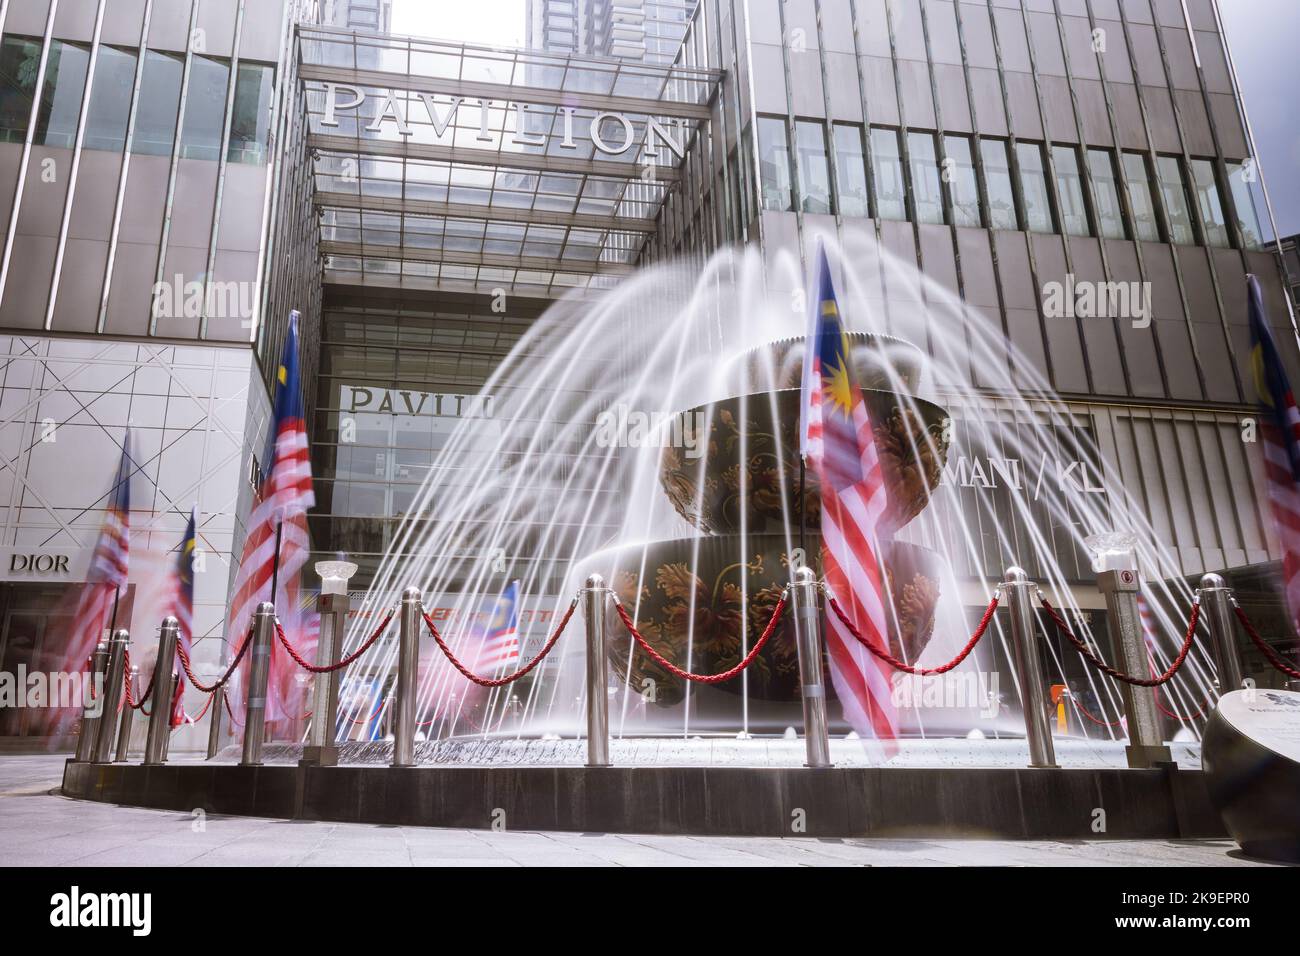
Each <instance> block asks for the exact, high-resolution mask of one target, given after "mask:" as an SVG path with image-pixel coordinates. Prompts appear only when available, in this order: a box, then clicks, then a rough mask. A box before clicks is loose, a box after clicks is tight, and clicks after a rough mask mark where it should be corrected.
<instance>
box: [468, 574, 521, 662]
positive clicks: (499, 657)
mask: <svg viewBox="0 0 1300 956" xmlns="http://www.w3.org/2000/svg"><path fill="white" fill-rule="evenodd" d="M518 660H519V582H518V581H511V582H510V583H509V584H508V585H506V589H505V590H504V591H502V592H501V594H500V595H498V596H497V598H496V600H495V601H493V603H492V607H491V609H490V610H489V611H488V612H487V623H486V624H485V626H484V627H483V640H482V642H481V643H480V644H479V650H478V657H477V659H476V664H477V666H478V667H481V668H483V669H484V670H486V671H491V670H495V669H496V668H498V667H503V666H506V665H508V664H513V663H515V662H516V661H518Z"/></svg>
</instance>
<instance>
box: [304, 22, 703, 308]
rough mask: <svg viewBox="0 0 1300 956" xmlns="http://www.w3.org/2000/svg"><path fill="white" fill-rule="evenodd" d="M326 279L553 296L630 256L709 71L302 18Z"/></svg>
mask: <svg viewBox="0 0 1300 956" xmlns="http://www.w3.org/2000/svg"><path fill="white" fill-rule="evenodd" d="M298 43H299V48H298V57H299V66H298V74H299V87H298V91H297V92H298V95H299V97H300V99H301V100H302V102H303V103H304V106H305V120H306V124H307V135H306V147H307V149H308V151H309V154H310V156H311V157H312V176H313V179H314V196H315V204H316V207H317V210H318V215H319V217H320V224H321V254H322V257H323V260H324V266H325V277H326V281H330V282H337V283H344V284H349V285H357V284H362V285H381V286H399V287H407V288H424V289H438V288H448V289H455V290H458V291H463V290H466V289H473V290H477V291H494V290H498V289H506V290H510V291H515V292H520V293H523V294H529V295H540V296H548V297H549V296H554V295H558V294H560V293H562V292H563V291H565V290H566V289H568V288H572V287H586V286H602V285H609V284H612V283H613V282H615V281H617V279H618V277H619V276H621V275H625V274H626V273H628V272H629V271H630V270H631V269H632V267H633V265H634V264H635V263H636V261H637V258H638V256H639V254H640V251H641V247H642V245H643V243H644V242H645V240H646V238H647V237H648V236H649V235H650V234H651V233H653V232H654V230H655V217H656V215H657V214H658V211H659V208H660V206H661V205H662V203H663V201H664V198H665V196H666V195H667V193H668V190H669V189H671V188H672V186H673V185H674V183H676V182H677V180H678V178H679V167H680V164H681V162H682V159H681V154H683V153H684V152H685V150H686V148H687V147H688V146H689V144H690V142H691V140H692V138H693V137H694V136H695V135H696V134H697V133H698V132H699V131H700V130H701V129H706V128H707V123H708V117H709V105H708V104H709V101H710V99H711V97H712V96H713V93H714V90H715V89H716V87H717V84H718V81H719V80H720V78H721V74H720V73H718V72H716V71H710V70H698V69H689V68H685V67H679V66H663V65H656V64H646V63H640V62H634V61H626V60H616V59H594V58H580V57H573V56H567V55H557V54H551V53H540V52H534V51H525V50H516V49H493V48H490V47H477V46H473V45H469V44H464V43H455V42H448V41H438V40H422V39H415V38H408V37H398V36H382V35H366V34H358V33H353V32H350V31H342V30H337V29H332V28H328V27H314V26H302V27H300V28H299V34H298Z"/></svg>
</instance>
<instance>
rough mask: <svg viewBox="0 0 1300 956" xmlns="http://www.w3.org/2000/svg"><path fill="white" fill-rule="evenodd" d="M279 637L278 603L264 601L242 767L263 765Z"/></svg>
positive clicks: (256, 617) (256, 620)
mask: <svg viewBox="0 0 1300 956" xmlns="http://www.w3.org/2000/svg"><path fill="white" fill-rule="evenodd" d="M273 640H275V605H274V604H272V603H271V602H270V601H263V602H262V603H261V604H259V605H258V606H257V611H256V612H255V613H254V614H253V646H252V647H251V648H249V651H248V653H249V655H250V656H251V657H252V661H251V662H250V663H249V666H248V695H247V698H248V703H247V705H246V708H245V710H244V754H243V759H242V760H240V761H239V764H240V766H242V767H260V766H261V765H262V738H263V737H264V736H265V735H266V682H267V679H268V678H269V677H270V673H271V642H272V641H273Z"/></svg>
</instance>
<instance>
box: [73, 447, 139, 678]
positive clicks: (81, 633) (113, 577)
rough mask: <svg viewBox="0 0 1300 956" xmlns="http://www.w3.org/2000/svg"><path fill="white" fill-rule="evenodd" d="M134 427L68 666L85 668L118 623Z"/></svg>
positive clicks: (126, 546) (89, 576)
mask: <svg viewBox="0 0 1300 956" xmlns="http://www.w3.org/2000/svg"><path fill="white" fill-rule="evenodd" d="M131 448H132V442H131V430H130V429H129V428H128V429H127V431H126V435H125V436H124V437H123V439H122V457H121V459H119V461H118V465H117V473H116V475H115V476H114V478H113V486H112V488H111V489H110V491H109V498H108V508H107V509H106V510H105V512H104V523H103V524H102V525H101V526H100V529H99V539H98V540H97V541H96V542H95V550H94V553H93V554H92V555H91V558H90V567H89V569H88V570H87V572H86V583H85V584H84V585H83V586H82V589H81V596H80V598H79V599H78V601H77V610H76V612H75V613H74V614H73V616H72V633H71V636H70V638H69V641H68V653H67V658H66V659H65V668H64V669H65V670H81V669H82V668H83V666H84V664H85V661H86V659H87V658H88V657H90V655H91V654H93V653H94V651H95V645H96V644H97V643H98V642H99V641H100V640H101V639H102V638H103V636H104V632H105V631H106V630H107V629H108V628H110V627H112V626H114V622H113V620H112V618H113V612H114V608H115V606H116V603H117V599H118V594H119V593H120V591H121V590H122V588H124V587H126V572H127V565H128V559H129V557H130V551H131V476H132V474H133V473H134V472H135V471H136V469H137V467H138V466H137V464H136V462H135V460H134V458H133V456H132V454H131Z"/></svg>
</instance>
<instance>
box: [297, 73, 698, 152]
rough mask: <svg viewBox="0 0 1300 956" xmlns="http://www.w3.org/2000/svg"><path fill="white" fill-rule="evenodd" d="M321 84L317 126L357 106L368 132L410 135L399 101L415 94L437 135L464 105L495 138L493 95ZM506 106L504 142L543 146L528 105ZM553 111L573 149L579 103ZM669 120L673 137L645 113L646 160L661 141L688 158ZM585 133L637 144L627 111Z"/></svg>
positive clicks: (601, 144)
mask: <svg viewBox="0 0 1300 956" xmlns="http://www.w3.org/2000/svg"><path fill="white" fill-rule="evenodd" d="M324 86H325V112H324V115H323V117H322V118H321V126H325V127H330V128H333V127H337V126H338V125H339V113H341V112H349V111H359V112H360V114H361V118H363V119H364V118H365V117H367V116H368V117H369V118H370V122H369V123H368V124H367V125H366V127H365V129H366V131H367V132H370V133H379V132H383V130H384V128H385V126H392V127H393V128H395V129H396V130H397V133H398V135H400V136H413V135H415V131H414V130H413V129H412V128H411V124H410V116H409V115H407V114H404V113H403V109H402V104H403V102H407V103H411V104H414V103H415V101H416V100H417V99H418V100H419V101H420V102H421V103H422V104H423V106H424V112H425V113H426V114H427V115H428V118H429V123H430V124H432V126H433V131H434V133H435V134H436V135H437V136H439V137H441V136H444V135H446V133H447V130H448V129H451V128H453V127H455V125H456V118H457V116H458V115H459V113H460V110H461V108H462V107H464V108H465V109H467V110H470V111H473V112H475V113H477V120H478V134H477V135H476V136H475V137H474V138H475V139H476V140H477V141H478V142H481V143H495V141H496V140H495V138H494V136H493V134H492V130H491V128H490V119H491V110H492V106H493V104H494V103H497V102H499V101H496V100H488V99H470V100H466V99H465V98H464V97H462V96H441V97H440V99H441V102H435V97H436V96H438V94H433V93H415V94H410V93H408V94H404V95H402V96H399V95H398V93H397V92H396V91H392V90H390V91H388V92H384V93H366V92H365V91H364V90H361V89H359V88H358V87H355V86H348V85H347V84H345V83H326V84H324ZM506 108H507V109H509V110H511V111H512V112H513V113H514V114H515V128H514V131H510V130H506V131H505V132H503V133H502V134H501V135H502V136H503V137H504V138H505V140H506V141H508V142H512V143H515V144H517V145H520V146H546V144H547V142H548V140H549V137H548V135H547V134H546V133H540V132H532V131H530V130H529V128H528V115H529V113H528V106H527V105H526V104H524V103H520V102H507V103H506ZM556 110H557V111H558V112H559V115H560V121H561V123H560V125H561V130H562V136H561V139H560V149H574V150H576V149H577V148H578V143H577V141H576V140H575V139H574V135H575V130H574V122H573V118H574V115H575V114H576V113H577V108H576V107H573V106H557V107H556ZM672 124H673V126H674V127H676V135H675V136H674V132H673V131H672V130H670V129H669V128H668V127H666V126H664V125H663V124H662V123H660V122H659V121H658V120H656V119H654V118H653V117H649V116H648V117H646V129H645V136H644V137H643V140H642V141H643V143H644V145H645V153H644V155H645V156H646V157H647V158H648V159H651V160H654V159H657V158H658V157H659V150H660V147H661V146H667V147H668V150H669V152H671V153H672V154H673V155H675V156H676V157H677V158H678V159H685V158H686V134H685V123H684V122H683V121H682V120H680V119H679V120H673V121H672ZM586 138H588V139H590V140H591V145H592V146H594V147H595V148H596V150H597V152H600V153H604V154H605V155H607V156H619V155H621V154H623V153H625V152H627V151H628V150H629V149H630V148H632V146H634V145H635V144H636V139H637V134H636V127H635V126H634V125H633V124H632V121H631V120H630V119H628V117H627V116H626V115H625V114H623V113H615V112H611V111H608V110H606V111H602V112H599V113H597V114H596V115H595V116H594V117H592V120H591V123H590V125H589V127H588V129H587V134H586ZM502 145H504V143H503V144H502Z"/></svg>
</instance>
